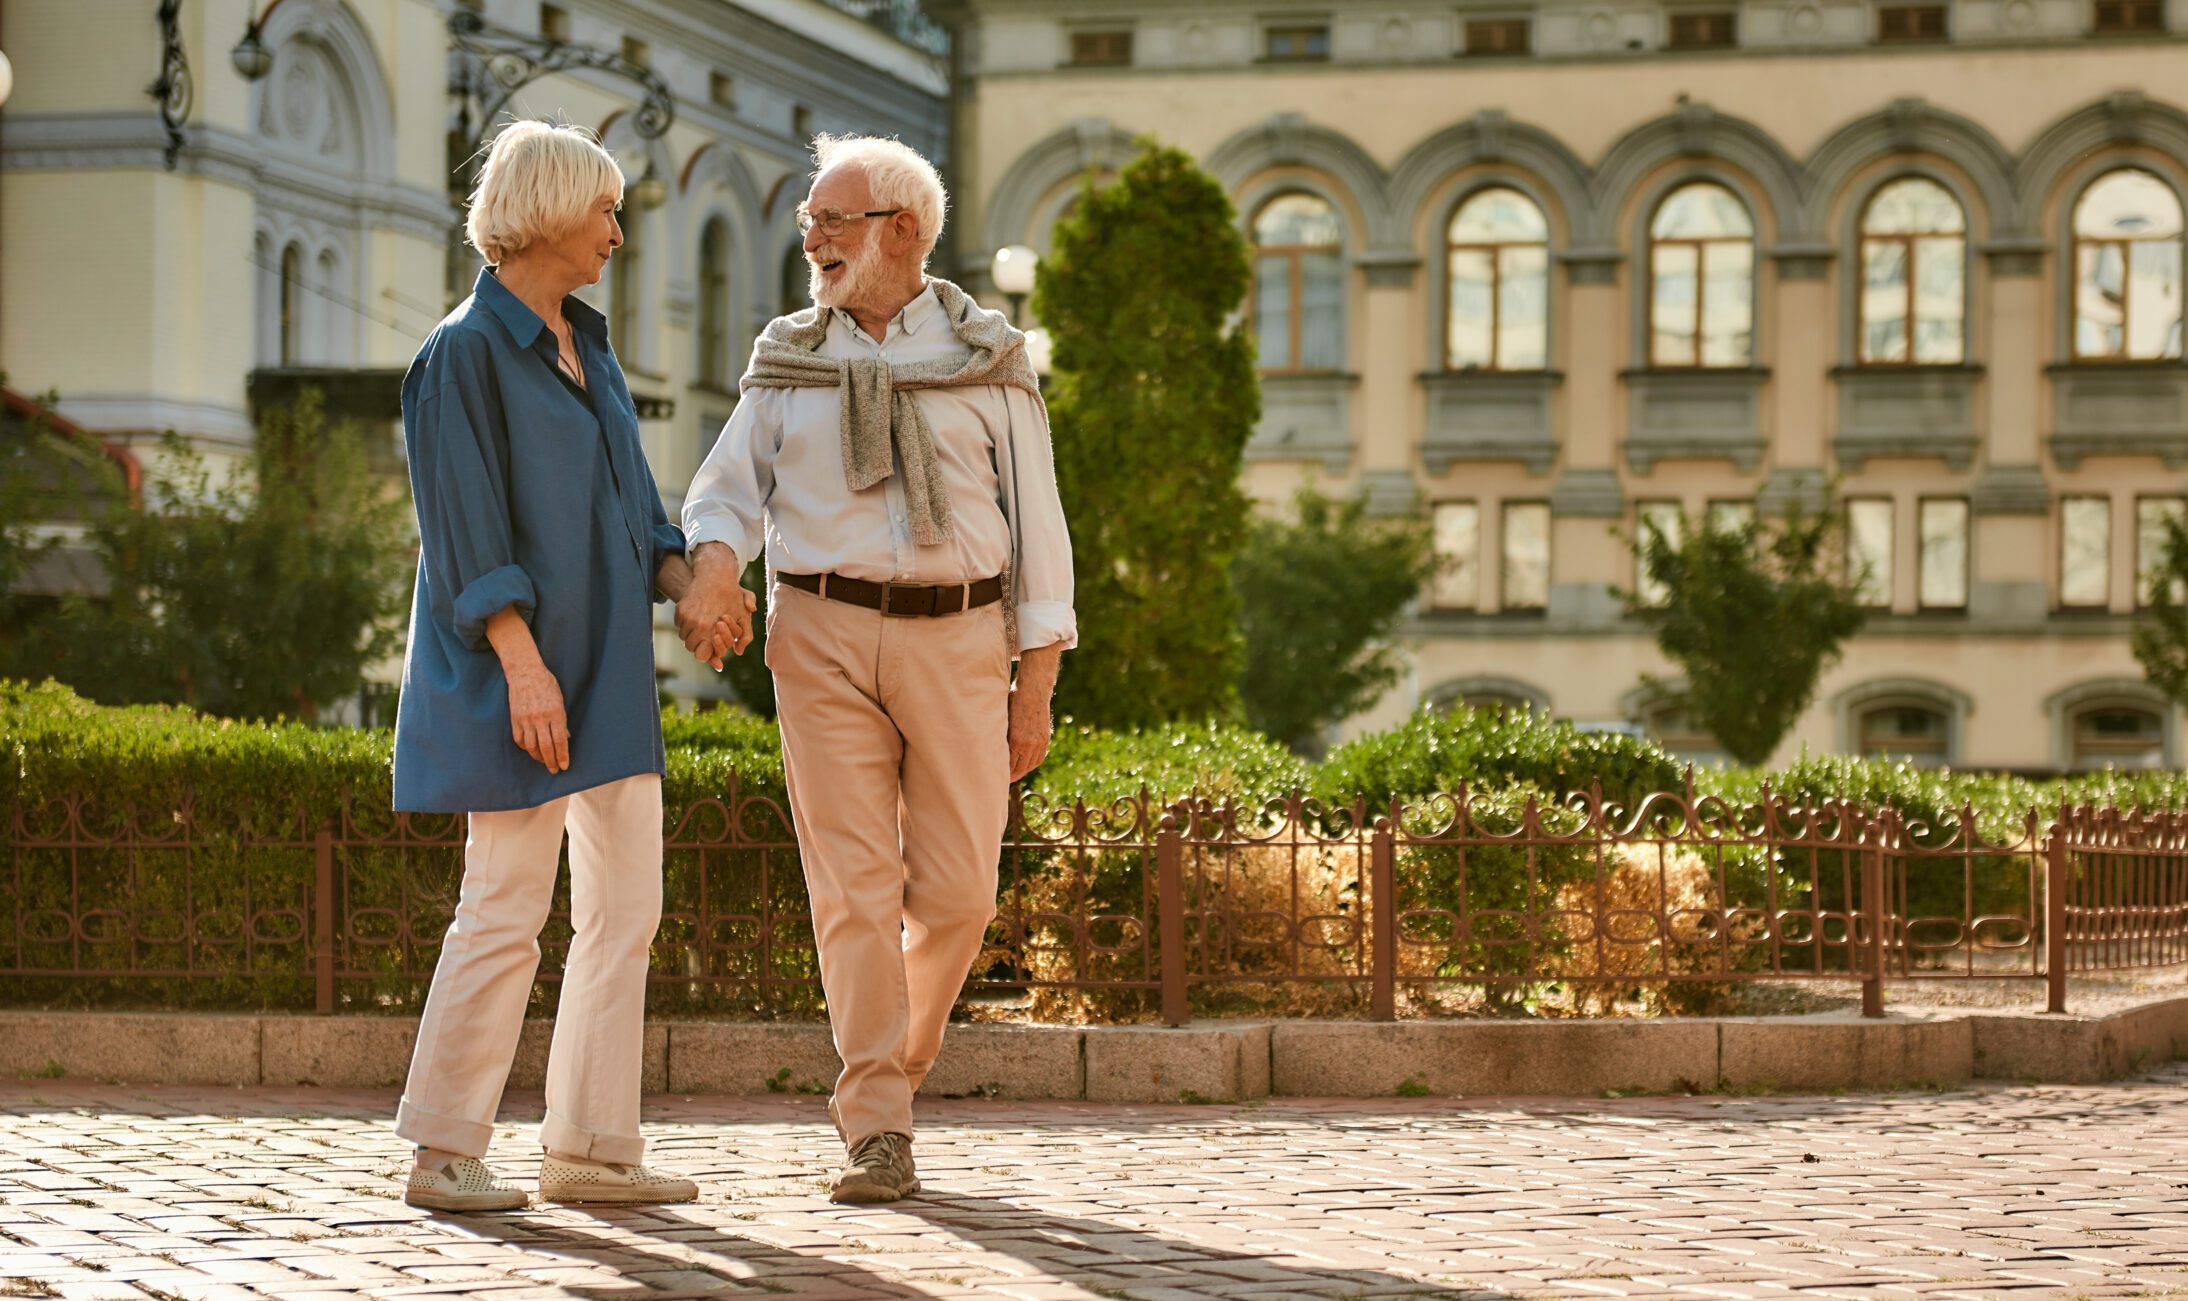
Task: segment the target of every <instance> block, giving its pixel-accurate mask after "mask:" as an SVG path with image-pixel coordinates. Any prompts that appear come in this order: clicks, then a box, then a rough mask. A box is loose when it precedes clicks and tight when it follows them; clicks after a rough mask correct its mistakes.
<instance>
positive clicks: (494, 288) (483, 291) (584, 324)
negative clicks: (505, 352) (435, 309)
mask: <svg viewBox="0 0 2188 1301" xmlns="http://www.w3.org/2000/svg"><path fill="white" fill-rule="evenodd" d="M471 294H472V296H473V297H474V298H476V299H478V301H479V302H481V303H483V304H485V306H486V309H487V310H488V311H490V312H492V313H493V314H494V316H495V318H496V319H497V320H499V321H500V322H501V323H502V324H503V325H504V326H506V327H508V330H509V334H510V337H512V338H514V339H515V340H516V341H517V346H518V347H520V348H529V347H531V346H532V345H533V344H535V343H538V342H539V336H540V334H541V333H542V332H543V331H545V330H546V328H547V322H545V321H543V320H541V319H540V318H539V313H537V312H535V311H533V310H532V309H531V308H529V307H527V306H525V304H524V300H523V299H521V298H519V297H517V296H516V295H515V294H514V293H511V292H510V291H509V288H508V286H506V285H504V284H502V282H501V279H500V277H498V276H496V275H495V274H494V268H492V267H481V268H479V279H478V283H477V284H475V285H473V286H472V287H471ZM562 314H563V315H564V316H566V317H568V318H569V321H570V324H571V325H572V326H574V327H576V328H577V329H580V330H583V331H585V333H587V334H589V335H592V336H593V337H594V338H596V339H606V338H607V337H608V318H607V317H605V316H602V315H601V314H600V313H599V311H598V310H596V309H595V308H594V307H593V306H592V305H591V304H590V303H587V302H586V301H585V300H584V299H582V298H578V297H576V296H574V295H572V296H568V297H565V298H564V299H563V300H562Z"/></svg>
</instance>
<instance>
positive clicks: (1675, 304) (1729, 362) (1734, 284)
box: [1649, 181, 1755, 367]
mask: <svg viewBox="0 0 2188 1301" xmlns="http://www.w3.org/2000/svg"><path fill="white" fill-rule="evenodd" d="M1754 349H1755V223H1754V221H1753V220H1752V219H1750V218H1749V217H1748V215H1747V209H1746V208H1745V207H1744V206H1743V205H1742V204H1741V203H1740V201H1739V200H1738V199H1737V198H1734V197H1733V194H1732V191H1730V190H1728V189H1726V188H1725V187H1723V186H1722V185H1714V184H1711V183H1709V182H1707V181H1699V182H1696V183H1694V184H1692V185H1682V186H1680V187H1679V188H1678V189H1676V190H1674V191H1672V192H1671V194H1670V195H1669V196H1668V197H1666V198H1665V200H1664V202H1663V203H1662V204H1661V205H1659V206H1658V208H1657V209H1656V217H1655V219H1654V220H1652V221H1651V222H1650V223H1649V364H1650V365H1651V366H1690V367H1691V366H1746V365H1749V364H1751V363H1752V361H1753V360H1754Z"/></svg>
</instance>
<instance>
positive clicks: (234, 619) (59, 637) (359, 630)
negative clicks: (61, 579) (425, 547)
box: [33, 394, 412, 720]
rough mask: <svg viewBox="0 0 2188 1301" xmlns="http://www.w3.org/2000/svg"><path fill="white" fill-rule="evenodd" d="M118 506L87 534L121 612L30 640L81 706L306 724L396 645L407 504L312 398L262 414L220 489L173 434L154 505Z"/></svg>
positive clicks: (350, 430) (64, 619)
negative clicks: (244, 456)
mask: <svg viewBox="0 0 2188 1301" xmlns="http://www.w3.org/2000/svg"><path fill="white" fill-rule="evenodd" d="M114 497H115V500H114V503H113V504H112V505H110V506H109V507H108V508H107V509H106V510H104V511H103V512H101V513H100V514H99V515H98V516H97V517H96V519H95V520H94V522H93V524H92V525H91V527H90V529H89V533H88V541H89V542H90V543H91V545H92V548H93V549H94V550H95V551H96V552H97V554H98V555H99V557H100V558H101V560H102V561H103V562H104V563H105V566H106V570H107V572H108V574H109V575H110V576H111V578H112V595H111V597H110V598H108V599H106V600H93V599H91V598H88V597H84V596H74V597H70V598H68V599H67V600H66V601H65V602H64V603H63V604H62V606H61V608H60V610H59V612H58V613H57V614H55V615H53V616H52V617H51V618H50V619H47V620H45V621H43V622H42V624H41V625H40V626H39V627H38V628H37V629H35V630H34V631H33V636H34V637H36V638H38V639H39V640H40V641H42V642H43V644H44V645H45V646H46V648H47V651H48V655H49V659H50V663H51V670H52V672H53V674H54V675H55V676H56V677H59V678H60V679H61V680H63V681H65V682H68V683H70V684H72V685H74V686H76V687H77V688H78V689H79V690H81V691H82V692H84V694H86V695H89V696H91V697H93V698H94V699H97V700H100V701H102V702H106V703H114V704H136V703H155V702H157V703H175V704H186V705H190V706H192V707H194V708H197V709H201V710H204V711H206V712H208V713H213V714H221V715H225V716H229V717H239V718H271V717H276V716H283V715H286V716H289V717H294V718H299V719H304V720H310V719H312V718H314V717H316V716H317V714H318V712H319V710H320V709H321V708H323V707H325V706H326V705H328V704H331V703H333V702H334V701H336V700H339V699H340V698H342V697H344V696H347V695H349V694H351V693H353V692H355V691H356V690H357V689H358V687H359V686H360V685H361V684H362V681H363V676H364V669H365V667H366V666H367V665H369V664H371V663H372V662H374V661H375V660H379V659H382V658H384V657H386V656H387V655H390V654H392V653H393V652H394V651H396V650H397V649H399V648H400V647H401V645H402V632H403V630H402V626H401V624H400V622H399V616H400V615H401V614H402V613H403V611H404V607H405V605H406V604H407V601H408V597H409V594H410V580H411V573H412V570H411V565H410V555H411V542H410V535H409V530H408V527H407V523H408V518H409V516H408V509H407V503H406V500H405V498H404V496H403V495H402V494H400V493H399V492H398V491H396V490H395V489H394V488H393V486H392V484H391V481H390V479H389V477H388V476H383V475H376V474H374V473H372V471H371V469H370V467H369V465H368V463H367V455H366V445H365V439H364V435H363V434H362V432H361V431H360V430H358V429H357V428H356V427H355V426H354V425H351V424H348V423H346V422H333V421H330V420H329V419H328V418H327V417H326V415H325V413H324V411H323V410H322V408H321V405H320V401H319V398H318V396H317V395H316V394H308V395H307V396H306V397H305V398H304V399H303V400H301V401H300V402H298V403H297V404H296V405H295V406H293V407H286V408H281V409H279V410H275V411H271V412H268V413H266V414H265V415H264V416H263V417H262V418H261V420H260V422H259V426H258V435H257V438H256V440H255V441H254V444H253V450H252V455H251V457H250V459H249V461H248V462H246V463H244V464H242V465H239V466H238V467H236V469H235V470H234V471H233V472H232V473H231V474H230V475H228V476H227V477H226V478H225V479H224V480H222V481H220V482H218V483H215V482H214V481H213V478H212V475H211V474H210V473H209V472H208V470H207V468H206V465H205V462H204V459H203V458H202V457H200V456H199V455H198V454H197V452H196V451H195V450H194V449H192V448H191V447H190V446H189V444H187V443H186V442H184V441H183V440H182V439H181V438H179V437H177V436H175V435H174V434H172V433H170V434H168V435H167V437H166V438H165V439H164V440H162V443H161V456H160V457H159V458H158V461H157V462H156V463H155V464H154V465H152V466H148V467H147V469H146V474H145V486H144V506H143V508H142V509H137V508H134V507H132V506H131V505H130V504H129V503H128V502H127V500H126V496H125V494H121V493H116V494H114Z"/></svg>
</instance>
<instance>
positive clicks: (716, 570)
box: [691, 542, 744, 583]
mask: <svg viewBox="0 0 2188 1301" xmlns="http://www.w3.org/2000/svg"><path fill="white" fill-rule="evenodd" d="M691 573H692V577H693V578H694V579H695V580H698V581H701V582H717V581H719V580H720V579H722V578H723V577H725V576H726V577H727V578H728V579H729V581H730V582H732V583H734V582H736V581H737V580H739V579H740V578H743V577H744V566H743V565H742V564H740V563H738V560H737V552H736V551H735V550H734V549H732V548H731V547H730V545H729V544H728V543H727V542H702V543H700V544H699V545H698V546H695V547H693V548H692V549H691Z"/></svg>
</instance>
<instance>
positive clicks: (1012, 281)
mask: <svg viewBox="0 0 2188 1301" xmlns="http://www.w3.org/2000/svg"><path fill="white" fill-rule="evenodd" d="M1040 261H1041V255H1040V254H1038V253H1036V252H1034V251H1033V250H1032V249H1030V248H1027V247H1026V246H1025V245H1023V244H1013V245H1011V246H1010V247H1009V248H999V249H997V250H995V259H994V261H992V262H991V263H989V264H988V274H989V276H990V277H991V278H992V279H993V280H994V281H995V288H996V291H997V292H998V293H1000V294H1002V295H1003V297H1005V298H1008V299H1009V300H1010V323H1011V324H1012V325H1016V324H1018V309H1019V307H1020V306H1022V305H1023V304H1024V303H1025V301H1026V295H1027V294H1030V293H1032V292H1033V271H1034V268H1035V267H1036V266H1037V265H1038V264H1039V263H1040Z"/></svg>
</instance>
